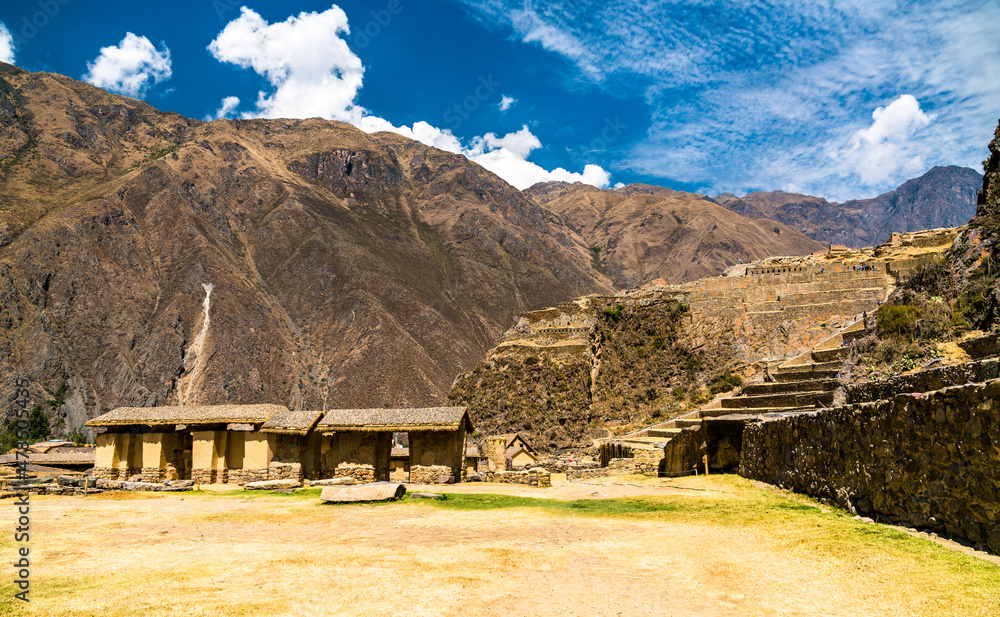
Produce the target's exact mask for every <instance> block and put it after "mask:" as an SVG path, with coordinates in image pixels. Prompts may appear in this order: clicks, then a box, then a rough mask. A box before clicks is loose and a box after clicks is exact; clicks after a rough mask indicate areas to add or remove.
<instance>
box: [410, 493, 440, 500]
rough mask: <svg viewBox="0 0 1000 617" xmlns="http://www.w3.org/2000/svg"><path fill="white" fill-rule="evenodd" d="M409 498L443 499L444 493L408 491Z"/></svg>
mask: <svg viewBox="0 0 1000 617" xmlns="http://www.w3.org/2000/svg"><path fill="white" fill-rule="evenodd" d="M410 499H444V495H441V494H438V493H410Z"/></svg>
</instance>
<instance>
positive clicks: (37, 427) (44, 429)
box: [28, 404, 49, 442]
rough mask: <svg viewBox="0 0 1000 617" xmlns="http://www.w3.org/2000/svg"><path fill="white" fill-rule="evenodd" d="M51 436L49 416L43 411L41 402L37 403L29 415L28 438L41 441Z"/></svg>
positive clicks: (32, 440)
mask: <svg viewBox="0 0 1000 617" xmlns="http://www.w3.org/2000/svg"><path fill="white" fill-rule="evenodd" d="M48 436H49V418H48V416H46V415H45V412H44V411H42V406H41V404H38V405H35V406H34V408H32V410H31V415H29V416H28V439H29V440H30V441H31V442H36V441H41V440H43V439H45V438H46V437H48Z"/></svg>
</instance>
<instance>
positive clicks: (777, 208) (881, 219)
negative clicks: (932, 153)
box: [713, 165, 983, 248]
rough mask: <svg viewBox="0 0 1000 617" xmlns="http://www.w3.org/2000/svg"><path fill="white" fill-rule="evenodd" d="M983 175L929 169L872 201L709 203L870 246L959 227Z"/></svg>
mask: <svg viewBox="0 0 1000 617" xmlns="http://www.w3.org/2000/svg"><path fill="white" fill-rule="evenodd" d="M982 182H983V176H982V175H981V174H979V172H977V171H976V170H974V169H969V168H968V167H956V166H954V165H952V166H948V167H934V168H933V169H931V170H930V171H928V172H927V173H925V174H924V175H922V176H920V177H919V178H913V179H911V180H907V181H906V182H904V183H903V184H902V185H900V186H899V188H897V189H895V190H893V191H889V192H888V193H883V194H882V195H879V196H878V197H873V198H871V199H852V200H850V201H847V202H845V203H842V204H840V203H836V202H833V203H831V202H829V201H827V200H825V199H823V198H821V197H812V196H809V195H800V194H798V193H786V192H784V191H772V192H757V193H750V194H748V195H746V196H744V197H736V196H735V195H732V194H730V193H724V194H722V195H719V196H718V197H715V198H714V199H713V201H715V202H716V203H718V204H720V205H722V206H725V207H726V208H728V209H729V210H731V211H733V212H735V213H737V214H740V215H742V216H746V217H750V218H768V219H774V220H776V221H781V222H782V223H785V224H787V225H791V226H792V227H795V228H796V229H801V230H802V231H803V232H804V233H805V234H806V235H807V236H809V237H810V238H813V239H815V240H819V241H820V242H824V243H828V244H843V245H845V246H850V247H855V248H859V247H863V246H874V245H876V244H879V243H881V242H885V241H886V240H887V239H888V238H889V234H890V233H892V232H906V231H919V230H922V229H936V228H939V227H955V226H957V225H964V224H965V223H967V222H968V221H969V219H970V218H971V217H972V215H973V214H975V212H976V194H977V193H978V192H979V189H980V187H981V186H982Z"/></svg>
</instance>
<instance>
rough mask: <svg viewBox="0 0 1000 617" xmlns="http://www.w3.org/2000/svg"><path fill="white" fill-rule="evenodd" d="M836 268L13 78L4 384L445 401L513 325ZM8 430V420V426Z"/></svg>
mask: <svg viewBox="0 0 1000 617" xmlns="http://www.w3.org/2000/svg"><path fill="white" fill-rule="evenodd" d="M820 248H822V244H820V243H819V242H817V241H815V240H812V239H810V238H808V237H806V236H805V235H804V234H802V233H801V232H800V231H798V230H796V229H795V228H793V227H791V226H789V225H787V224H784V223H777V222H774V221H771V220H768V219H762V218H759V217H757V218H748V217H744V216H742V215H739V214H735V213H733V212H731V211H727V210H725V209H724V208H723V207H722V206H721V205H720V204H718V203H716V202H715V201H712V200H710V199H709V198H707V197H705V196H704V195H697V194H692V193H682V192H677V191H672V190H670V189H667V188H664V187H654V186H645V185H631V186H628V187H624V188H620V189H614V190H600V189H595V188H594V187H590V186H586V185H579V184H577V185H566V184H562V183H549V184H543V185H536V186H535V187H532V188H531V189H529V190H527V191H523V192H522V191H518V190H517V189H515V188H514V187H512V186H511V185H509V184H508V183H506V182H505V181H503V180H502V179H500V178H499V177H497V176H496V175H494V174H492V173H490V172H489V171H487V170H485V169H484V168H482V167H480V166H479V165H477V164H475V163H473V162H470V161H469V160H467V159H466V158H465V157H463V156H460V155H456V154H452V153H448V152H444V151H441V150H437V149H434V148H431V147H428V146H425V145H423V144H421V143H419V142H415V141H412V140H409V139H406V138H404V137H401V136H399V135H396V134H393V133H374V134H365V133H364V132H362V131H360V130H358V129H356V128H354V127H353V126H351V125H348V124H344V123H340V122H335V121H328V120H321V119H316V118H313V119H307V120H285V119H278V120H262V119H252V120H217V121H214V122H202V121H199V120H193V119H189V118H185V117H182V116H180V115H178V114H175V113H170V112H162V111H159V110H157V109H155V108H153V107H152V106H150V105H148V104H147V103H145V102H143V101H140V100H136V99H131V98H128V97H123V96H118V95H114V94H110V93H108V92H106V91H104V90H101V89H99V88H95V87H93V86H91V85H89V84H86V83H82V82H79V81H75V80H73V79H70V78H67V77H64V76H60V75H54V74H50V73H29V72H26V71H23V70H21V69H18V68H17V67H14V66H12V65H6V64H0V388H3V391H4V392H13V391H14V383H15V381H16V380H18V379H28V380H29V382H30V384H31V386H30V387H29V390H30V391H31V394H32V397H33V399H34V400H35V401H39V402H41V401H48V400H50V399H52V398H53V397H52V393H53V392H56V391H57V390H59V389H60V386H61V385H62V383H63V382H66V385H67V388H66V394H65V396H58V397H55V398H57V399H63V398H64V399H65V403H58V401H57V404H56V405H55V406H54V407H53V406H50V408H48V409H47V410H48V411H49V412H51V414H52V415H53V418H54V420H55V426H56V429H57V431H58V430H59V429H60V428H62V429H67V430H68V429H70V428H73V427H78V426H80V425H81V424H82V423H83V422H84V421H86V419H87V418H88V417H93V416H94V415H96V414H99V413H100V412H101V411H103V410H106V409H109V408H113V407H115V406H119V405H140V406H142V405H157V404H166V403H184V404H187V403H205V404H211V403H224V402H238V403H254V402H275V403H281V404H286V405H289V406H290V407H293V408H316V409H325V408H336V407H342V408H354V407H381V406H396V405H434V404H439V403H442V402H443V401H445V400H446V397H447V394H448V390H449V388H450V386H451V384H452V381H453V380H454V378H455V376H456V375H458V374H459V373H461V372H463V371H466V370H468V369H470V368H471V367H473V366H475V365H476V363H477V362H479V361H480V360H481V359H482V358H483V357H484V356H485V354H486V352H487V351H488V350H489V349H490V348H491V347H493V346H494V345H495V344H496V343H497V341H499V340H500V338H501V336H502V335H503V333H504V332H505V331H506V330H507V329H508V328H509V327H510V326H511V325H512V324H513V323H515V320H516V317H517V315H518V314H520V313H523V312H525V311H529V310H534V309H539V308H543V307H547V306H553V305H556V304H558V303H559V302H562V301H566V300H569V299H571V298H574V297H578V296H581V295H586V294H592V293H608V292H611V291H613V290H614V289H616V288H620V287H627V286H632V285H639V284H644V283H647V282H649V281H650V280H654V279H658V278H664V279H667V280H669V281H671V282H677V281H682V280H691V279H694V278H698V277H702V276H708V275H712V274H718V273H720V272H721V271H722V270H723V269H724V268H725V267H726V266H727V265H730V264H732V263H736V262H737V261H738V260H739V259H743V260H744V261H746V260H748V259H752V258H756V257H764V256H767V255H772V254H804V253H810V252H813V251H815V250H818V249H820ZM9 411H10V410H9V409H8V412H9Z"/></svg>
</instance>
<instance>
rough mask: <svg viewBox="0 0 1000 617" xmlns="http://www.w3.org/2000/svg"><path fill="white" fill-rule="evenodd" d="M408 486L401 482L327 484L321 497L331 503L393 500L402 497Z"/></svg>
mask: <svg viewBox="0 0 1000 617" xmlns="http://www.w3.org/2000/svg"><path fill="white" fill-rule="evenodd" d="M405 494H406V486H404V485H403V484H401V483H399V482H372V483H370V484H359V485H357V486H327V487H324V488H323V492H322V493H320V497H319V498H320V499H322V500H323V501H326V502H329V503H356V502H363V501H391V500H395V499H401V498H402V497H403V495H405Z"/></svg>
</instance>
